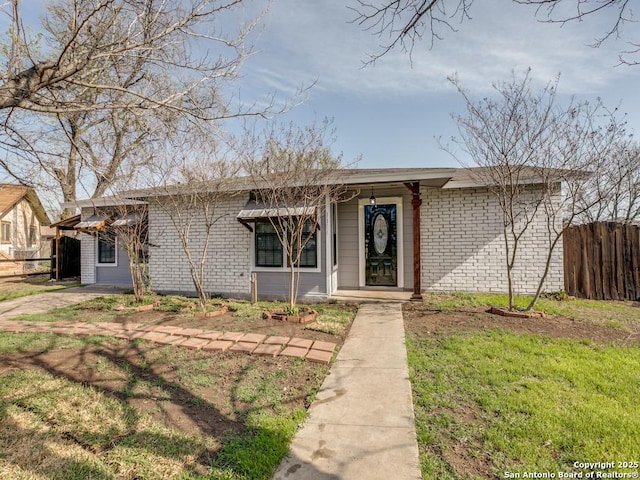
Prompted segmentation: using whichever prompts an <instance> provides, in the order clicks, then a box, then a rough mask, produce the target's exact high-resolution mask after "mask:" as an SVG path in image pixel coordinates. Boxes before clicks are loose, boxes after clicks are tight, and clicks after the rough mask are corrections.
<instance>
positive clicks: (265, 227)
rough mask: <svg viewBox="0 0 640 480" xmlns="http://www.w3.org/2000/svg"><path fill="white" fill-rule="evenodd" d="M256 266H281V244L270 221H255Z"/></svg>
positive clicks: (282, 253)
mask: <svg viewBox="0 0 640 480" xmlns="http://www.w3.org/2000/svg"><path fill="white" fill-rule="evenodd" d="M255 232H256V267H281V266H282V257H283V255H284V252H283V248H282V244H281V243H280V239H279V238H278V234H277V233H276V229H275V228H274V227H273V225H271V223H260V222H259V223H256V230H255Z"/></svg>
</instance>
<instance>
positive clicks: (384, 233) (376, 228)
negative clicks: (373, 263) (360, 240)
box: [373, 213, 389, 255]
mask: <svg viewBox="0 0 640 480" xmlns="http://www.w3.org/2000/svg"><path fill="white" fill-rule="evenodd" d="M388 241H389V224H388V223H387V219H386V218H384V215H383V214H382V213H378V214H377V215H376V218H375V219H374V220H373V248H374V249H375V250H376V253H377V254H378V255H382V254H383V253H384V251H385V250H386V249H387V242H388Z"/></svg>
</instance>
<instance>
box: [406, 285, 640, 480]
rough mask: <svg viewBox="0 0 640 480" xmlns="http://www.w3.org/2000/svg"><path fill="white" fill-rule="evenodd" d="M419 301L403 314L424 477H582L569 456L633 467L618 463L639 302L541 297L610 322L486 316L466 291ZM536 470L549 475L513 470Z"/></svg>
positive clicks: (628, 422)
mask: <svg viewBox="0 0 640 480" xmlns="http://www.w3.org/2000/svg"><path fill="white" fill-rule="evenodd" d="M429 300H430V301H429V302H427V304H426V305H425V306H424V307H417V308H413V309H412V308H411V307H408V312H406V315H405V325H406V328H407V349H408V357H409V367H410V375H411V381H412V385H413V394H414V405H415V412H416V429H417V435H418V443H419V448H420V462H421V468H422V474H423V478H424V479H432V478H438V479H476V478H562V477H560V475H559V473H558V472H569V473H578V474H579V473H582V474H583V475H585V476H586V474H587V472H588V471H589V470H584V469H581V468H576V467H575V462H581V463H585V462H591V463H595V462H614V464H615V467H614V468H596V469H595V470H596V471H599V472H601V473H605V474H606V473H611V472H614V471H615V472H626V473H635V474H637V473H638V472H639V470H638V469H637V468H635V467H633V468H630V469H624V468H618V465H617V462H629V461H630V462H635V461H638V459H639V458H640V436H639V435H638V432H640V402H638V398H639V396H640V377H639V376H638V372H639V371H640V345H639V344H638V342H639V341H640V339H638V338H637V335H636V336H634V334H633V333H632V332H630V330H633V329H635V331H636V332H637V319H638V313H640V308H638V307H637V306H634V305H632V304H626V305H625V304H619V305H617V306H616V305H610V306H607V305H599V307H600V308H598V307H595V306H594V303H596V302H594V303H590V302H586V303H585V302H583V301H578V304H577V305H570V302H555V303H556V304H552V306H553V307H555V308H560V307H562V309H563V311H571V310H572V309H575V311H577V312H584V311H585V310H584V309H588V310H590V311H598V310H599V311H602V312H605V315H606V314H608V312H613V313H615V314H617V315H618V317H617V318H618V319H619V321H620V324H619V325H622V327H623V328H621V327H620V326H619V325H615V326H607V325H606V323H607V322H601V321H599V320H598V319H597V318H592V319H576V318H570V317H550V318H545V319H528V320H521V319H504V318H495V316H492V315H490V314H488V313H486V312H485V310H486V309H485V308H483V307H477V306H472V305H474V304H475V305H477V304H478V303H484V300H483V299H478V300H473V299H472V298H471V297H467V298H466V299H465V300H464V303H465V305H456V306H452V305H451V304H450V302H451V301H452V299H451V298H447V299H446V300H445V301H446V302H449V303H447V305H446V306H444V307H443V306H440V308H435V307H436V306H437V305H435V304H436V303H437V301H438V298H437V297H435V296H433V297H431V298H430V299H429ZM453 300H458V301H459V300H460V299H459V298H458V299H455V298H454V299H453ZM557 304H564V305H557ZM634 314H635V315H636V316H633V315H634ZM576 316H578V317H579V316H580V315H576ZM621 318H624V321H621V320H620V319H621ZM547 472H550V473H554V474H555V477H531V476H529V477H526V476H524V474H525V473H528V474H531V473H533V474H538V473H547ZM509 475H513V476H509ZM565 478H583V477H565ZM593 478H597V477H593ZM599 478H607V477H599Z"/></svg>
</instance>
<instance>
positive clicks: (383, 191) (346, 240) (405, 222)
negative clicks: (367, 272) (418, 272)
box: [338, 187, 413, 289]
mask: <svg viewBox="0 0 640 480" xmlns="http://www.w3.org/2000/svg"><path fill="white" fill-rule="evenodd" d="M374 195H375V196H376V198H383V197H402V229H403V255H404V259H403V267H404V288H405V289H410V288H412V286H413V209H412V207H411V193H410V192H409V190H408V189H407V188H405V187H384V188H380V187H377V188H375V189H374ZM370 196H371V190H370V189H369V190H367V189H363V190H362V192H361V193H360V195H359V196H358V197H357V198H354V199H352V200H350V201H349V202H346V203H342V204H339V205H338V288H343V289H350V288H358V285H359V271H358V269H359V259H360V251H359V245H360V239H359V237H358V235H359V232H358V220H359V219H358V200H359V199H362V198H366V199H368V198H369V197H370Z"/></svg>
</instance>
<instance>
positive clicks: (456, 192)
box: [421, 188, 564, 293]
mask: <svg viewBox="0 0 640 480" xmlns="http://www.w3.org/2000/svg"><path fill="white" fill-rule="evenodd" d="M422 198H423V204H422V207H421V236H422V252H421V254H422V288H423V290H425V291H469V292H506V291H507V279H506V266H505V264H506V257H505V253H504V252H505V246H504V236H503V232H502V211H501V209H500V206H499V205H498V202H497V198H496V197H495V195H494V194H492V193H491V192H490V191H489V190H488V189H481V188H467V189H425V190H424V191H423V194H422ZM545 222H546V219H545V217H544V215H543V214H538V216H537V217H536V219H535V220H534V223H533V224H532V225H530V226H529V229H528V231H527V233H526V234H525V236H524V237H523V238H522V239H521V241H520V244H519V246H518V248H519V254H518V260H517V261H516V266H515V268H514V275H513V278H514V285H515V291H516V293H532V292H534V291H535V289H536V287H537V285H538V281H539V278H540V277H541V275H542V272H543V270H544V265H545V261H546V255H547V251H548V245H549V240H548V235H547V229H546V223H545ZM563 288H564V277H563V263H562V242H559V244H558V245H557V246H556V249H555V253H554V256H553V260H552V264H551V270H550V272H549V275H548V277H547V280H546V282H545V286H544V290H546V291H557V290H560V289H563Z"/></svg>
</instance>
